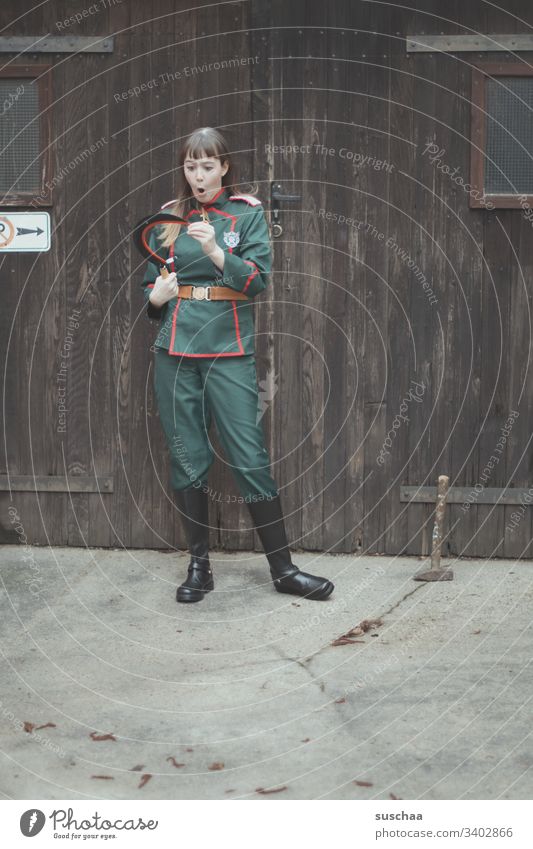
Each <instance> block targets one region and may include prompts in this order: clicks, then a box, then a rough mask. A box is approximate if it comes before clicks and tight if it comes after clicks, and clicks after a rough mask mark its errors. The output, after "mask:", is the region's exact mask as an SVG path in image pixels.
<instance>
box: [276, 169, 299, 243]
mask: <svg viewBox="0 0 533 849" xmlns="http://www.w3.org/2000/svg"><path fill="white" fill-rule="evenodd" d="M301 199H302V196H301V195H288V194H283V191H282V186H281V183H278V182H276V181H273V182H271V183H270V214H271V218H272V235H273V236H275V237H276V238H279V236H281V234H282V233H283V227H282V226H281V221H280V211H281V204H282V203H297V202H298V201H299V200H301Z"/></svg>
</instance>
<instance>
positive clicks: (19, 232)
mask: <svg viewBox="0 0 533 849" xmlns="http://www.w3.org/2000/svg"><path fill="white" fill-rule="evenodd" d="M26 233H36V234H37V235H38V236H40V235H41V233H44V230H41V228H40V227H37V229H36V230H26V228H25V227H17V236H25V235H26Z"/></svg>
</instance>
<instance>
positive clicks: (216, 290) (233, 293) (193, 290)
mask: <svg viewBox="0 0 533 849" xmlns="http://www.w3.org/2000/svg"><path fill="white" fill-rule="evenodd" d="M177 297H178V298H191V299H192V300H194V301H249V300H250V298H249V297H248V295H245V294H244V293H243V292H237V290H236V289H232V288H231V286H183V285H180V286H179V287H178V294H177Z"/></svg>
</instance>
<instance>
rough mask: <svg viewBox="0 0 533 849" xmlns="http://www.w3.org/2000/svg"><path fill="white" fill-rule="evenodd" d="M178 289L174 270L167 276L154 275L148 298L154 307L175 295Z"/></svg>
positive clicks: (161, 304)
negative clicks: (154, 278)
mask: <svg viewBox="0 0 533 849" xmlns="http://www.w3.org/2000/svg"><path fill="white" fill-rule="evenodd" d="M178 289H179V287H178V278H177V277H176V272H175V271H173V272H172V273H171V274H169V275H168V277H161V276H159V277H156V280H155V283H154V288H153V289H152V291H151V292H150V296H149V299H150V301H151V303H152V304H153V305H154V307H162V306H163V304H166V302H167V301H170V300H172V298H175V297H176V295H177V294H178Z"/></svg>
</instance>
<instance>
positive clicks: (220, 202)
mask: <svg viewBox="0 0 533 849" xmlns="http://www.w3.org/2000/svg"><path fill="white" fill-rule="evenodd" d="M229 194H230V193H229V189H228V188H227V187H226V186H222V187H221V188H220V189H219V191H218V192H217V193H216V195H215V196H214V197H213V200H210V201H206V203H199V202H198V201H197V200H196V198H195V197H192V198H191V208H192V209H196V210H199V209H201V208H202V207H203V206H205V208H206V209H210V208H211V207H214V208H215V209H220V207H221V206H224V204H225V203H226V201H227V200H228V198H229Z"/></svg>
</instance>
